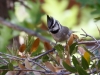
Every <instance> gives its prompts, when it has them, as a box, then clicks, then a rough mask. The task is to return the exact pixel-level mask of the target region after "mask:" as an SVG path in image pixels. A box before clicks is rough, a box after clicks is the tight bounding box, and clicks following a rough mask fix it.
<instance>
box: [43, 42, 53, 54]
mask: <svg viewBox="0 0 100 75" xmlns="http://www.w3.org/2000/svg"><path fill="white" fill-rule="evenodd" d="M44 47H45V50H51V49H52V46H51V45H50V44H49V43H48V42H44ZM51 53H52V52H51Z"/></svg>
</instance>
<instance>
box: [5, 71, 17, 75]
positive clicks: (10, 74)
mask: <svg viewBox="0 0 100 75" xmlns="http://www.w3.org/2000/svg"><path fill="white" fill-rule="evenodd" d="M15 74H16V72H15V71H8V72H7V73H6V74H5V75H15Z"/></svg>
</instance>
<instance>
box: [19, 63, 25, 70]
mask: <svg viewBox="0 0 100 75" xmlns="http://www.w3.org/2000/svg"><path fill="white" fill-rule="evenodd" d="M18 66H19V67H20V69H26V68H25V66H24V65H23V64H20V63H19V64H18Z"/></svg>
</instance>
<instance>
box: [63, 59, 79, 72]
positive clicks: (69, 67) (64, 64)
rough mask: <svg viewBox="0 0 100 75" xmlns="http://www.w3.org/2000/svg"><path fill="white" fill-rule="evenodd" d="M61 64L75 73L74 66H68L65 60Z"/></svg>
mask: <svg viewBox="0 0 100 75" xmlns="http://www.w3.org/2000/svg"><path fill="white" fill-rule="evenodd" d="M63 66H64V68H65V69H66V70H68V71H70V72H72V73H75V72H77V70H76V68H74V67H71V66H69V65H68V64H67V63H66V62H65V61H63Z"/></svg>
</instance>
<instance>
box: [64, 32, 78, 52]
mask: <svg viewBox="0 0 100 75" xmlns="http://www.w3.org/2000/svg"><path fill="white" fill-rule="evenodd" d="M77 39H79V37H78V36H77V35H75V34H71V36H70V38H69V40H68V43H67V45H66V50H69V47H70V46H71V45H72V44H73V41H75V40H77Z"/></svg>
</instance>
